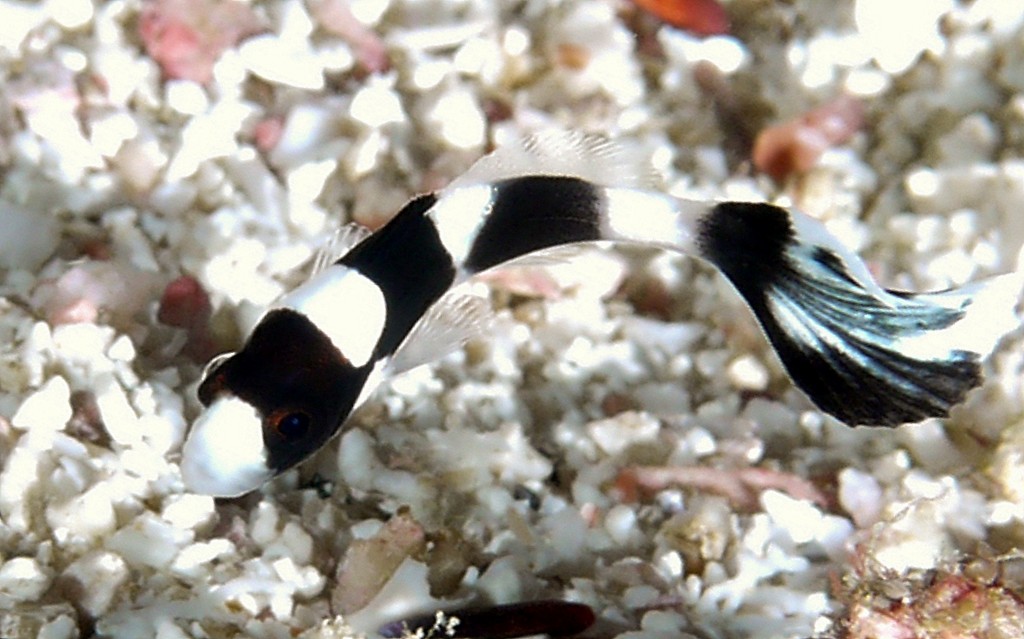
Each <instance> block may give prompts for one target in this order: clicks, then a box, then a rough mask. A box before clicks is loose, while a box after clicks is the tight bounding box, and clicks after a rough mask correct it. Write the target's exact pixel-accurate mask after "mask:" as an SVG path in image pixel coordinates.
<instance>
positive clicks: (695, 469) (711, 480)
mask: <svg viewBox="0 0 1024 639" xmlns="http://www.w3.org/2000/svg"><path fill="white" fill-rule="evenodd" d="M615 485H616V487H617V488H618V489H619V491H620V492H621V493H622V496H623V499H624V500H626V501H633V500H635V499H636V498H637V497H638V495H639V493H641V492H656V491H659V490H663V489H665V488H668V487H669V486H688V487H691V488H696V489H698V490H705V491H708V492H712V493H716V494H719V495H722V496H723V497H725V498H727V499H728V500H729V501H730V503H732V505H733V506H735V507H737V508H746V509H754V508H756V507H757V506H758V495H759V494H760V493H761V492H763V491H765V490H769V489H774V490H779V491H781V492H784V493H786V494H787V495H789V496H790V497H793V498H795V499H804V500H807V501H810V502H811V503H814V504H817V505H818V506H821V507H827V506H828V503H829V500H828V497H827V496H826V495H825V494H824V493H822V492H821V490H819V489H818V488H817V487H816V486H815V485H814V484H812V483H811V482H809V481H807V480H806V479H803V478H802V477H799V476H797V475H794V474H792V473H787V472H785V471H781V470H771V469H767V468H735V469H723V468H709V467H706V466H665V467H660V466H638V467H635V468H627V469H624V470H623V471H622V472H620V473H619V477H618V479H617V480H616V482H615Z"/></svg>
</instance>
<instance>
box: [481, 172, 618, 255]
mask: <svg viewBox="0 0 1024 639" xmlns="http://www.w3.org/2000/svg"><path fill="white" fill-rule="evenodd" d="M598 189H599V187H597V186H595V185H593V184H591V183H589V182H587V181H585V180H582V179H580V178H574V177H562V176H550V175H538V176H527V177H520V178H512V179H509V180H502V181H500V182H497V183H496V184H495V185H494V189H493V193H492V198H493V199H492V201H493V206H492V207H491V211H490V213H489V214H488V215H487V218H486V219H485V220H484V222H483V224H482V225H481V227H480V229H479V231H478V234H477V237H476V238H475V239H474V240H473V243H472V247H471V248H470V250H469V254H468V255H467V257H466V263H465V264H464V267H465V268H466V270H468V271H469V272H471V273H478V272H480V271H483V270H486V269H488V268H491V267H492V266H497V265H498V264H501V263H503V262H508V261H509V260H514V259H515V258H517V257H522V256H523V255H526V254H528V253H532V252H534V251H539V250H541V249H545V248H550V247H553V246H560V245H563V244H572V243H575V242H587V241H594V240H599V239H601V213H602V210H603V199H602V197H601V194H600V192H599V190H598Z"/></svg>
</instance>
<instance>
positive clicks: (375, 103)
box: [349, 79, 405, 127]
mask: <svg viewBox="0 0 1024 639" xmlns="http://www.w3.org/2000/svg"><path fill="white" fill-rule="evenodd" d="M349 115H350V116H352V119H353V120H356V121H357V122H362V123H363V124H365V125H366V126H369V127H382V126H384V125H386V124H394V123H397V122H403V121H405V111H404V110H403V109H402V102H401V100H399V98H398V94H397V93H396V92H395V90H394V88H392V87H391V83H390V82H387V81H382V80H380V79H372V80H371V81H370V82H368V83H367V84H366V86H364V87H363V88H362V89H360V90H359V91H358V92H357V93H356V94H355V95H354V96H353V97H352V105H351V106H350V107H349Z"/></svg>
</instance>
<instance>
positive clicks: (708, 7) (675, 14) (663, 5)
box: [633, 0, 729, 36]
mask: <svg viewBox="0 0 1024 639" xmlns="http://www.w3.org/2000/svg"><path fill="white" fill-rule="evenodd" d="M633 3H634V4H635V5H636V6H638V7H640V8H641V9H643V10H644V11H646V12H648V13H651V14H653V15H654V16H656V17H657V18H658V19H659V20H663V21H665V22H667V23H668V24H670V25H672V26H673V27H676V28H677V29H683V30H684V31H689V32H690V33H695V34H697V35H702V36H710V35H721V34H723V33H728V32H729V16H728V15H727V14H726V13H725V9H724V8H722V5H721V4H719V3H718V2H717V0H633Z"/></svg>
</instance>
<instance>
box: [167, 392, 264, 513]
mask: <svg viewBox="0 0 1024 639" xmlns="http://www.w3.org/2000/svg"><path fill="white" fill-rule="evenodd" d="M272 475H273V473H272V472H271V470H270V469H269V468H268V467H267V455H266V451H265V449H264V445H263V422H262V420H261V419H260V416H259V413H258V412H257V411H256V409H255V408H254V407H253V406H251V405H250V404H248V403H247V402H245V401H243V400H241V399H239V398H237V397H230V396H228V397H221V398H219V399H217V400H215V401H214V402H213V403H212V404H211V405H210V406H209V407H208V408H207V409H206V410H205V411H203V413H202V414H201V415H200V416H199V419H197V420H196V421H195V423H194V424H193V425H192V431H191V432H190V433H189V435H188V439H187V440H185V445H184V447H183V448H182V450H181V477H182V480H183V481H184V482H185V487H186V488H187V489H188V490H189V491H191V492H193V493H197V494H200V495H213V496H215V497H234V496H237V495H241V494H243V493H247V492H249V491H250V490H254V489H256V488H258V487H259V486H260V485H261V484H263V483H264V482H265V481H267V480H268V479H270V478H271V476H272Z"/></svg>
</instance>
